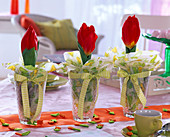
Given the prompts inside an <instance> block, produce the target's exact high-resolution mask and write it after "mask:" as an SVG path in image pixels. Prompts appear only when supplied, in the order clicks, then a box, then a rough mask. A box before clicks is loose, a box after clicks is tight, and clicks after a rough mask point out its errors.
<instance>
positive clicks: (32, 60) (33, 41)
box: [21, 26, 38, 66]
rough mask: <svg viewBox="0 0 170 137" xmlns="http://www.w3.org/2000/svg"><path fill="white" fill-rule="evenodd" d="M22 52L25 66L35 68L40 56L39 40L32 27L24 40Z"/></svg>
mask: <svg viewBox="0 0 170 137" xmlns="http://www.w3.org/2000/svg"><path fill="white" fill-rule="evenodd" d="M21 51H22V57H23V60H24V65H32V66H35V64H36V59H37V55H38V39H37V35H36V33H35V31H34V29H33V27H32V26H30V27H29V28H28V29H27V32H26V33H25V35H24V36H23V38H22V41H21Z"/></svg>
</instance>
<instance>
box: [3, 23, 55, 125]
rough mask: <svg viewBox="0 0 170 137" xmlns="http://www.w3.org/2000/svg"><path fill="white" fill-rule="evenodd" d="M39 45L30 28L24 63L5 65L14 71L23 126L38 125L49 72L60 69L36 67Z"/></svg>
mask: <svg viewBox="0 0 170 137" xmlns="http://www.w3.org/2000/svg"><path fill="white" fill-rule="evenodd" d="M38 45H39V42H38V39H37V36H36V33H35V31H34V29H33V28H32V26H30V27H29V28H28V30H27V31H26V33H25V35H24V36H23V38H22V41H21V52H22V57H23V62H15V63H7V64H5V67H6V68H7V69H11V70H13V71H14V84H15V90H16V93H17V101H18V110H19V118H20V122H21V123H22V124H33V125H36V122H37V120H39V118H40V115H41V109H42V105H43V98H44V93H45V88H46V80H47V72H51V71H54V70H55V69H56V68H57V67H58V65H57V64H53V63H41V64H39V65H36V58H37V55H38V48H39V47H38Z"/></svg>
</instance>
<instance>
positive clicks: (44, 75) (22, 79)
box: [14, 72, 47, 123]
mask: <svg viewBox="0 0 170 137" xmlns="http://www.w3.org/2000/svg"><path fill="white" fill-rule="evenodd" d="M41 74H42V76H40V77H38V78H37V77H36V75H35V76H34V77H32V78H30V79H29V78H27V77H25V76H22V75H20V74H16V73H15V74H14V80H15V81H17V82H21V94H22V104H23V110H24V116H25V117H26V118H30V117H31V116H30V105H29V93H28V84H27V82H28V81H31V82H33V83H34V84H37V85H38V88H39V91H38V92H39V94H38V105H37V109H36V112H35V115H34V116H33V118H32V119H31V122H32V123H33V122H34V120H35V119H36V118H37V116H38V115H39V114H40V113H41V109H42V105H43V88H42V86H41V85H40V83H41V82H44V81H46V80H47V73H46V72H41Z"/></svg>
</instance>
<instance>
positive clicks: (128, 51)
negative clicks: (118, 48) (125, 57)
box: [126, 45, 136, 53]
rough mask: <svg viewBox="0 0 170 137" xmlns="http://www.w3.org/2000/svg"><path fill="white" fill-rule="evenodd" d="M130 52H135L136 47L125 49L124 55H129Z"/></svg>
mask: <svg viewBox="0 0 170 137" xmlns="http://www.w3.org/2000/svg"><path fill="white" fill-rule="evenodd" d="M130 52H136V45H135V46H134V47H133V48H131V49H130V48H128V47H126V53H130Z"/></svg>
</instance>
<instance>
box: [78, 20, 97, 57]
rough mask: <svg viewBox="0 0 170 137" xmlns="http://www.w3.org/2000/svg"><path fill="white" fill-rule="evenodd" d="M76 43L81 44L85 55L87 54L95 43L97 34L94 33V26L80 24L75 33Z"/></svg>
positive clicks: (93, 47)
mask: <svg viewBox="0 0 170 137" xmlns="http://www.w3.org/2000/svg"><path fill="white" fill-rule="evenodd" d="M77 38H78V43H79V44H80V45H81V47H82V49H83V51H84V53H85V54H86V56H89V55H90V54H91V53H92V52H93V50H94V49H95V43H96V40H97V38H98V36H97V35H96V33H95V29H94V26H93V25H91V26H90V27H88V26H87V25H86V24H85V23H83V24H82V26H81V28H80V29H79V31H78V34H77Z"/></svg>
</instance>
